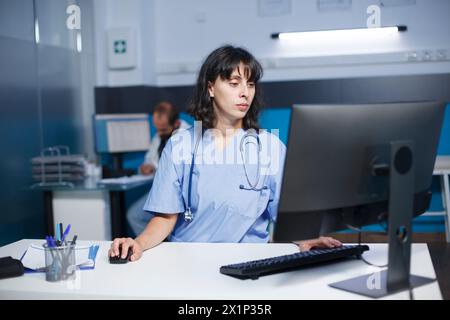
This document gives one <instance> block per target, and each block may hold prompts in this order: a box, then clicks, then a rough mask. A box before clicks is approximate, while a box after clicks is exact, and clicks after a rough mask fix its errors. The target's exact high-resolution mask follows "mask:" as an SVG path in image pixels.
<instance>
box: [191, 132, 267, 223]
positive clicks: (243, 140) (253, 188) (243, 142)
mask: <svg viewBox="0 0 450 320" xmlns="http://www.w3.org/2000/svg"><path fill="white" fill-rule="evenodd" d="M203 134H204V131H202V132H201V136H202V137H203ZM251 138H254V139H255V140H256V143H257V146H258V160H257V171H256V179H255V180H256V181H255V183H254V184H253V183H252V182H251V181H250V177H249V175H248V172H247V166H246V164H245V160H244V147H245V145H246V144H247V143H250V142H249V139H251ZM200 140H201V139H197V142H196V143H195V147H194V152H193V153H192V161H191V167H190V169H189V180H188V203H187V209H186V211H185V212H184V221H186V222H191V221H192V220H193V219H194V215H193V213H192V207H191V192H192V175H193V173H194V162H195V157H196V155H197V150H198V146H199V143H200ZM261 149H262V146H261V140H260V139H259V135H258V133H257V132H256V131H255V130H252V129H250V130H248V131H247V132H246V133H245V135H244V136H243V137H242V138H241V142H240V145H239V151H240V153H241V159H242V165H243V167H244V173H245V177H246V179H247V183H248V185H249V188H246V187H245V186H244V185H243V184H241V185H239V189H241V190H248V191H263V190H267V189H268V187H267V186H263V187H262V188H257V186H258V183H259V179H260V177H261V173H260V171H261V170H260V169H261V163H260V158H261Z"/></svg>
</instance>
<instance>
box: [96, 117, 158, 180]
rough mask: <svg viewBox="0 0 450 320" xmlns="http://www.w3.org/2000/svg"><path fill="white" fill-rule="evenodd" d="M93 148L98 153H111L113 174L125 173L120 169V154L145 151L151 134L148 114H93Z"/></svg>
mask: <svg viewBox="0 0 450 320" xmlns="http://www.w3.org/2000/svg"><path fill="white" fill-rule="evenodd" d="M94 133H95V149H96V152H97V153H99V154H105V153H108V154H111V155H112V158H113V174H111V175H110V176H121V175H127V173H126V172H124V171H123V169H122V154H123V153H126V152H139V151H147V150H148V149H149V147H150V141H151V136H150V135H151V134H150V122H149V115H148V114H96V115H94Z"/></svg>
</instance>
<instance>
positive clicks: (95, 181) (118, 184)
mask: <svg viewBox="0 0 450 320" xmlns="http://www.w3.org/2000/svg"><path fill="white" fill-rule="evenodd" d="M153 177H154V176H153V175H151V176H141V175H135V176H131V177H121V178H111V179H100V178H87V179H85V180H83V181H80V182H77V183H74V185H73V187H70V186H64V185H44V186H33V187H30V188H31V189H32V190H38V191H103V190H104V191H127V190H131V189H134V188H137V187H140V186H143V185H146V184H151V183H153Z"/></svg>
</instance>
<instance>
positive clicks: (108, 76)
mask: <svg viewBox="0 0 450 320" xmlns="http://www.w3.org/2000/svg"><path fill="white" fill-rule="evenodd" d="M94 5H95V8H94V12H95V17H96V21H95V31H94V32H95V35H96V74H97V78H96V85H97V86H110V87H115V86H134V85H144V84H145V85H155V84H156V82H155V75H156V73H155V56H154V52H155V49H154V45H155V41H154V38H155V21H154V18H153V15H154V9H153V5H154V2H153V0H95V1H94ZM120 27H130V28H133V29H134V30H135V31H136V38H137V39H136V40H137V41H136V46H137V66H136V68H134V69H131V70H110V69H109V68H108V53H107V32H108V30H110V29H112V28H120Z"/></svg>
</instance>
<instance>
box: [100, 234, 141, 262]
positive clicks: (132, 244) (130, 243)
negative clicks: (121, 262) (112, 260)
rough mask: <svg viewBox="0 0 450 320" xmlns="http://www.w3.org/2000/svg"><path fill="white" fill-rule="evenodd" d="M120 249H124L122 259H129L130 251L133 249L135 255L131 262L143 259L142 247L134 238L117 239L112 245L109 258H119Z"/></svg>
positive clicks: (132, 256)
mask: <svg viewBox="0 0 450 320" xmlns="http://www.w3.org/2000/svg"><path fill="white" fill-rule="evenodd" d="M119 247H122V250H121V251H122V259H125V258H126V257H127V253H128V249H129V248H131V250H132V252H133V254H132V255H131V257H130V261H137V260H139V259H140V258H141V257H142V247H141V245H140V244H139V242H137V241H136V240H134V239H132V238H116V239H114V241H113V243H112V244H111V248H110V249H109V251H108V256H110V257H117V256H118V255H119Z"/></svg>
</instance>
